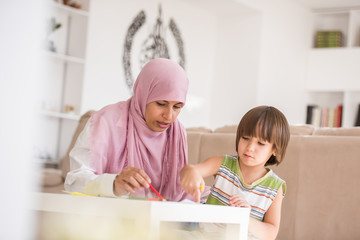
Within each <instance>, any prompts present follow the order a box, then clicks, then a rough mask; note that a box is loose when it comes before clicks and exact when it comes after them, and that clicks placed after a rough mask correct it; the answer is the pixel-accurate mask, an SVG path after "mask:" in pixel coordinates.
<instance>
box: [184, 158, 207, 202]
mask: <svg viewBox="0 0 360 240" xmlns="http://www.w3.org/2000/svg"><path fill="white" fill-rule="evenodd" d="M180 178H181V187H182V188H183V189H184V190H185V192H186V193H188V194H190V195H192V196H194V197H195V201H196V202H200V196H201V194H202V193H203V192H204V186H205V182H204V179H203V178H202V176H201V174H200V172H199V171H198V170H197V169H196V166H193V165H186V166H185V167H183V169H181V171H180Z"/></svg>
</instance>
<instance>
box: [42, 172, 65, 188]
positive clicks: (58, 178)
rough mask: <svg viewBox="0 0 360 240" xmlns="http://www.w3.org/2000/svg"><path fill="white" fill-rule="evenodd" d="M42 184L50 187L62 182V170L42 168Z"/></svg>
mask: <svg viewBox="0 0 360 240" xmlns="http://www.w3.org/2000/svg"><path fill="white" fill-rule="evenodd" d="M41 174H42V176H41V177H42V181H41V182H42V184H43V186H44V187H51V186H56V185H59V184H62V182H63V179H62V172H61V170H59V169H55V168H44V169H42V170H41Z"/></svg>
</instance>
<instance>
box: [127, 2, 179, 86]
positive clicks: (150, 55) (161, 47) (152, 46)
mask: <svg viewBox="0 0 360 240" xmlns="http://www.w3.org/2000/svg"><path fill="white" fill-rule="evenodd" d="M158 11H159V12H158V17H157V19H156V22H155V24H154V26H153V27H152V31H151V32H150V33H149V34H148V36H147V37H145V39H144V40H141V42H140V45H141V46H136V47H139V48H140V52H139V56H134V55H135V54H134V51H132V49H133V47H134V46H133V45H134V43H135V35H136V33H137V32H138V31H139V29H140V28H141V27H143V26H144V25H145V22H146V14H145V11H144V10H142V11H140V12H139V13H138V14H137V15H136V17H135V18H134V20H133V21H132V23H131V24H130V26H129V28H128V30H127V34H126V37H125V42H124V54H123V68H124V75H125V81H126V85H127V86H128V87H129V89H130V90H132V88H133V86H134V82H135V79H134V76H133V71H132V68H133V64H132V61H136V60H137V61H138V64H139V66H140V69H141V68H142V67H143V66H144V65H145V64H146V63H147V62H148V61H150V60H151V59H154V58H159V57H162V58H169V59H173V58H174V57H175V56H171V52H170V51H169V50H170V47H171V46H170V45H169V43H168V41H167V38H166V36H165V35H166V31H167V30H170V32H171V33H172V34H171V36H172V38H174V40H175V43H176V48H177V50H176V51H175V52H176V54H177V55H178V56H177V58H178V63H179V65H180V66H182V67H183V68H185V54H184V42H183V40H182V38H181V33H180V30H179V28H178V26H177V25H176V23H175V21H174V19H172V18H170V20H169V24H168V26H164V24H163V19H162V9H161V5H159V10H158ZM136 57H137V59H136Z"/></svg>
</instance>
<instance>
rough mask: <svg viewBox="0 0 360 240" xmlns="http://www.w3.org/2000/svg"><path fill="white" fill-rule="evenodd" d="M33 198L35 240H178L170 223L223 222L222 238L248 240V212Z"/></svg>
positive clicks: (125, 201)
mask: <svg viewBox="0 0 360 240" xmlns="http://www.w3.org/2000/svg"><path fill="white" fill-rule="evenodd" d="M34 199H35V204H34V205H33V208H32V209H33V210H35V211H36V213H37V215H38V217H39V221H38V222H39V231H38V236H37V239H46V238H48V237H50V236H51V239H64V238H67V239H73V238H76V237H77V238H78V239H87V237H88V236H92V238H91V239H124V238H128V237H129V236H131V237H132V238H131V239H135V238H136V239H159V238H160V236H161V234H166V236H169V234H171V236H173V237H171V238H170V239H177V238H176V236H177V233H179V232H180V233H181V230H179V229H177V227H175V226H176V225H171V224H174V223H184V222H201V223H225V224H226V230H225V232H224V234H225V237H224V238H222V239H229V240H230V239H241V240H244V239H245V240H246V239H247V232H248V231H247V230H248V221H249V214H250V210H249V209H248V208H235V207H225V206H216V205H206V204H196V203H193V202H187V201H184V202H162V201H145V200H133V199H121V198H103V197H87V196H74V195H70V194H52V193H34ZM169 223H170V224H169ZM104 226H105V227H104ZM104 228H105V229H104ZM183 232H186V231H185V230H183ZM188 233H189V234H190V232H188ZM89 234H90V235H89ZM97 234H99V236H98V237H97ZM126 234H127V235H126ZM134 237H135V238H134Z"/></svg>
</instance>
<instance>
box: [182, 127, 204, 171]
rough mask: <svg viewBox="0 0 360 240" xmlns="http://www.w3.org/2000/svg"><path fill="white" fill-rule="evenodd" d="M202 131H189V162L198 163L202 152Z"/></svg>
mask: <svg viewBox="0 0 360 240" xmlns="http://www.w3.org/2000/svg"><path fill="white" fill-rule="evenodd" d="M201 135H202V133H198V132H191V131H190V132H187V133H186V137H187V143H188V163H189V164H196V163H198V159H199V153H200V143H201Z"/></svg>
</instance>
